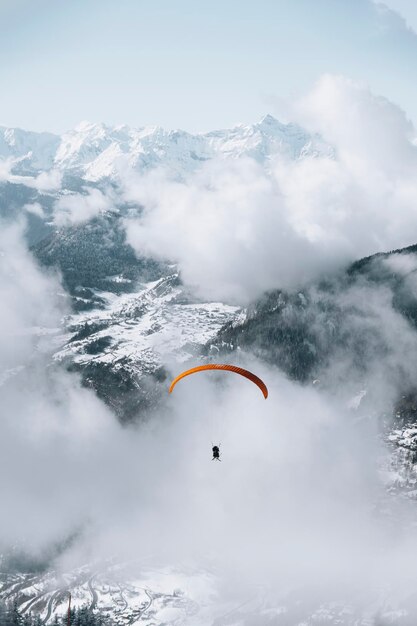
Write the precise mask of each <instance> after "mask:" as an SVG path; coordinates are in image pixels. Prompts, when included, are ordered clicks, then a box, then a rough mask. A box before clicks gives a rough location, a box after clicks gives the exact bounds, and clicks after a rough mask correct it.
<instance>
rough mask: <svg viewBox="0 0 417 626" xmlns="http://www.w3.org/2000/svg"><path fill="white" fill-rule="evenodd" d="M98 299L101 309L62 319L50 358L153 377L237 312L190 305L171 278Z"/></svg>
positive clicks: (230, 308) (191, 352) (175, 276)
mask: <svg viewBox="0 0 417 626" xmlns="http://www.w3.org/2000/svg"><path fill="white" fill-rule="evenodd" d="M100 297H101V298H102V299H103V300H104V301H105V302H106V307H105V308H104V310H97V309H96V310H93V311H90V312H87V313H80V314H77V315H73V316H71V317H70V318H69V319H68V320H67V328H68V329H69V331H70V333H69V334H68V335H67V337H66V338H67V342H66V344H65V346H64V347H63V348H62V349H61V350H59V351H58V352H57V353H56V354H55V358H56V359H57V360H63V359H70V360H71V361H72V362H75V363H77V364H80V365H85V364H88V363H89V362H94V363H101V364H108V365H112V366H113V367H115V368H118V367H120V366H122V367H123V368H124V369H125V370H130V371H131V372H135V373H137V374H143V373H149V372H153V371H155V370H156V369H157V368H158V367H161V366H162V365H164V363H166V362H167V361H168V360H171V359H172V358H175V360H176V361H179V362H183V361H186V360H187V359H189V358H191V357H192V356H193V355H195V354H197V353H198V350H199V349H200V348H201V347H202V346H203V345H205V344H206V343H207V341H209V340H210V339H212V338H214V337H215V335H216V333H217V332H218V331H219V329H220V328H221V327H222V326H223V325H224V324H225V323H226V322H228V321H231V320H232V319H234V317H235V316H236V314H237V312H238V309H237V307H233V306H229V305H227V304H222V303H221V302H197V301H195V300H193V299H192V298H190V296H189V295H188V294H187V293H186V292H185V291H184V288H183V287H182V285H181V284H180V283H179V281H178V274H176V273H174V274H172V275H171V276H168V277H163V278H161V279H160V280H157V281H153V282H151V283H149V284H147V285H145V287H144V288H143V290H142V291H139V292H138V293H133V294H125V295H122V296H117V295H115V294H112V293H100ZM80 331H81V332H80ZM80 336H82V338H78V337H80ZM99 342H101V343H102V344H103V347H102V348H101V349H100V350H97V351H96V350H94V349H93V347H94V346H95V345H100V343H99Z"/></svg>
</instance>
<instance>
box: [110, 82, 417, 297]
mask: <svg viewBox="0 0 417 626" xmlns="http://www.w3.org/2000/svg"><path fill="white" fill-rule="evenodd" d="M291 115H292V120H291V121H294V122H297V123H300V124H301V125H302V126H303V127H304V128H306V129H307V130H308V131H309V132H311V133H315V132H319V133H320V134H321V135H322V136H323V138H324V139H325V140H326V141H327V142H328V143H329V144H330V145H331V146H333V148H334V150H335V153H336V156H335V158H331V157H328V156H320V155H313V156H308V157H303V158H300V159H298V160H295V161H294V160H291V159H289V158H286V157H284V156H281V157H277V158H275V159H273V160H271V161H270V162H267V164H266V166H265V167H263V166H262V165H261V164H259V163H258V162H256V161H255V160H254V159H251V158H249V157H247V156H245V157H241V158H239V159H236V160H235V161H231V160H226V159H221V160H217V161H214V162H213V161H210V162H209V163H207V164H205V165H203V166H202V167H201V168H199V169H198V170H197V171H196V172H195V173H192V174H189V175H188V176H187V177H186V179H185V180H183V181H178V180H174V179H173V178H172V176H170V174H169V173H167V172H164V171H161V170H160V171H157V172H151V173H150V174H145V175H139V174H137V173H134V172H128V173H127V172H124V173H123V175H122V176H121V179H122V186H123V189H124V194H125V197H126V198H127V200H129V201H135V202H137V203H138V204H140V205H141V206H142V207H143V214H142V216H141V217H140V218H139V219H137V218H135V219H129V220H126V230H127V235H128V241H129V243H130V244H131V245H132V246H133V247H134V248H135V249H136V250H137V251H138V252H140V253H141V254H144V253H145V254H146V253H147V254H149V255H150V256H156V257H159V258H161V257H162V258H165V259H170V260H171V261H176V262H177V263H178V264H179V267H180V269H181V275H182V278H183V280H184V281H185V282H186V283H187V284H189V285H191V286H192V287H193V289H194V290H196V291H197V292H198V293H199V294H201V295H202V296H204V297H208V298H220V299H223V300H227V301H234V302H238V303H241V304H247V303H248V302H249V301H251V300H252V299H254V298H256V297H258V296H260V295H261V294H262V293H263V292H264V291H265V290H268V289H274V288H296V287H297V286H302V285H305V284H306V283H307V282H308V281H311V280H314V279H317V278H318V277H319V276H321V275H322V274H323V273H328V272H330V273H331V272H334V271H335V270H337V268H340V267H342V266H344V265H346V264H347V263H348V262H349V261H353V260H355V259H357V258H360V257H363V256H368V255H371V254H373V253H376V252H380V251H388V250H392V249H396V248H401V247H405V246H407V245H411V244H413V243H414V239H415V236H414V234H413V233H414V231H415V205H416V200H417V185H416V181H415V168H416V166H417V148H416V146H415V145H414V143H413V140H414V138H415V131H414V129H413V126H412V124H411V122H410V121H409V120H408V119H407V117H406V114H405V113H404V112H403V111H402V110H401V109H400V108H399V107H398V106H396V105H395V104H393V103H391V102H389V101H388V100H386V99H384V98H382V97H380V96H377V95H374V94H373V93H372V92H370V91H369V89H368V88H367V87H366V85H363V84H359V83H356V82H354V81H351V80H349V79H347V78H345V77H340V76H331V75H325V76H323V77H322V78H321V79H320V80H319V81H318V82H317V83H316V84H315V86H314V87H313V88H312V90H311V91H310V92H309V93H308V94H306V95H305V96H304V97H303V98H300V99H298V100H295V101H294V102H293V105H292V109H291Z"/></svg>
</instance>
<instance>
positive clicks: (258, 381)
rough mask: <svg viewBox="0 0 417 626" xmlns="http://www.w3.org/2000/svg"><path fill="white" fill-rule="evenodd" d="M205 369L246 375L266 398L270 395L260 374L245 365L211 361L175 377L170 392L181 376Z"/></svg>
mask: <svg viewBox="0 0 417 626" xmlns="http://www.w3.org/2000/svg"><path fill="white" fill-rule="evenodd" d="M205 370H225V371H227V372H234V373H235V374H240V376H244V377H245V378H247V379H248V380H250V381H252V382H253V383H255V385H257V386H258V387H259V389H260V390H261V391H262V393H263V396H264V398H265V400H266V399H267V397H268V388H267V386H266V385H265V383H264V382H263V380H261V379H260V378H258V376H256V375H255V374H252V372H249V370H245V369H243V367H237V366H236V365H223V364H218V363H210V364H209V365H199V366H198V367H192V368H191V369H189V370H185V372H182V374H179V376H177V377H176V378H174V380H173V381H172V383H171V386H170V388H169V393H172V390H173V389H174V387H175V385H176V384H177V382H178V381H179V380H181V378H185V377H186V376H190V374H195V373H196V372H203V371H205Z"/></svg>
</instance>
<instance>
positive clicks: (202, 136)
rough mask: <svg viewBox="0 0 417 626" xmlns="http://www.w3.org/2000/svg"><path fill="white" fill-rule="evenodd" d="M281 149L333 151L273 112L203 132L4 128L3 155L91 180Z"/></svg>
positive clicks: (19, 166)
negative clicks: (249, 121)
mask: <svg viewBox="0 0 417 626" xmlns="http://www.w3.org/2000/svg"><path fill="white" fill-rule="evenodd" d="M277 154H283V155H287V156H290V157H291V158H299V157H302V156H306V155H313V156H314V155H318V154H325V155H329V156H330V155H332V154H333V150H332V148H331V147H330V146H329V145H327V144H326V143H325V142H324V141H323V140H322V139H321V138H320V137H319V136H318V135H309V134H308V133H306V132H305V131H304V130H303V129H302V128H300V127H299V126H297V125H295V124H282V123H280V122H279V121H278V120H276V119H275V118H274V117H272V116H271V115H267V116H265V117H264V118H263V119H262V120H261V121H260V122H258V123H256V124H253V125H247V126H245V125H238V126H236V127H234V128H232V129H229V130H218V131H213V132H209V133H199V134H191V133H187V132H185V131H182V130H171V131H166V130H164V129H162V128H160V127H149V128H137V129H136V128H130V127H128V126H116V127H110V126H106V125H104V124H92V123H89V122H82V123H81V124H79V125H78V126H77V127H76V128H74V129H73V130H70V131H68V132H66V133H64V134H63V135H62V136H58V135H53V134H50V133H33V132H27V131H23V130H21V129H9V128H3V127H2V128H0V159H9V160H11V162H12V163H13V164H14V171H15V173H21V172H30V171H32V172H39V171H41V170H43V171H45V170H46V171H47V170H50V169H58V170H62V171H67V172H68V171H69V172H73V173H75V174H77V175H79V176H82V177H83V178H85V179H87V180H90V181H98V180H100V179H102V178H106V177H112V176H115V175H116V174H117V173H118V172H119V171H120V170H121V169H123V168H125V167H126V166H129V167H133V168H135V169H137V170H139V171H144V170H147V169H151V168H154V167H157V166H164V167H166V168H168V169H170V170H172V171H173V172H174V173H177V174H179V175H181V174H184V173H186V172H189V171H193V170H194V169H196V167H198V166H199V165H201V163H202V162H204V161H206V160H208V159H212V158H214V157H219V158H227V157H228V158H237V157H239V156H244V155H246V156H250V157H252V158H254V159H255V160H257V161H258V162H260V163H265V162H266V161H267V160H268V159H269V158H270V157H271V156H274V155H277Z"/></svg>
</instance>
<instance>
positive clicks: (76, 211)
mask: <svg viewBox="0 0 417 626" xmlns="http://www.w3.org/2000/svg"><path fill="white" fill-rule="evenodd" d="M112 206H113V199H112V194H111V192H107V193H106V194H104V193H103V192H102V191H100V190H99V189H95V188H89V189H87V190H86V193H83V194H81V193H73V194H68V195H64V196H61V197H60V198H59V199H58V200H57V202H56V203H55V207H54V221H55V223H56V224H57V225H58V226H69V225H70V224H81V223H83V222H88V221H89V220H91V219H92V218H93V217H96V216H97V215H99V214H100V213H102V212H103V211H107V210H109V209H111V208H112Z"/></svg>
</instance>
